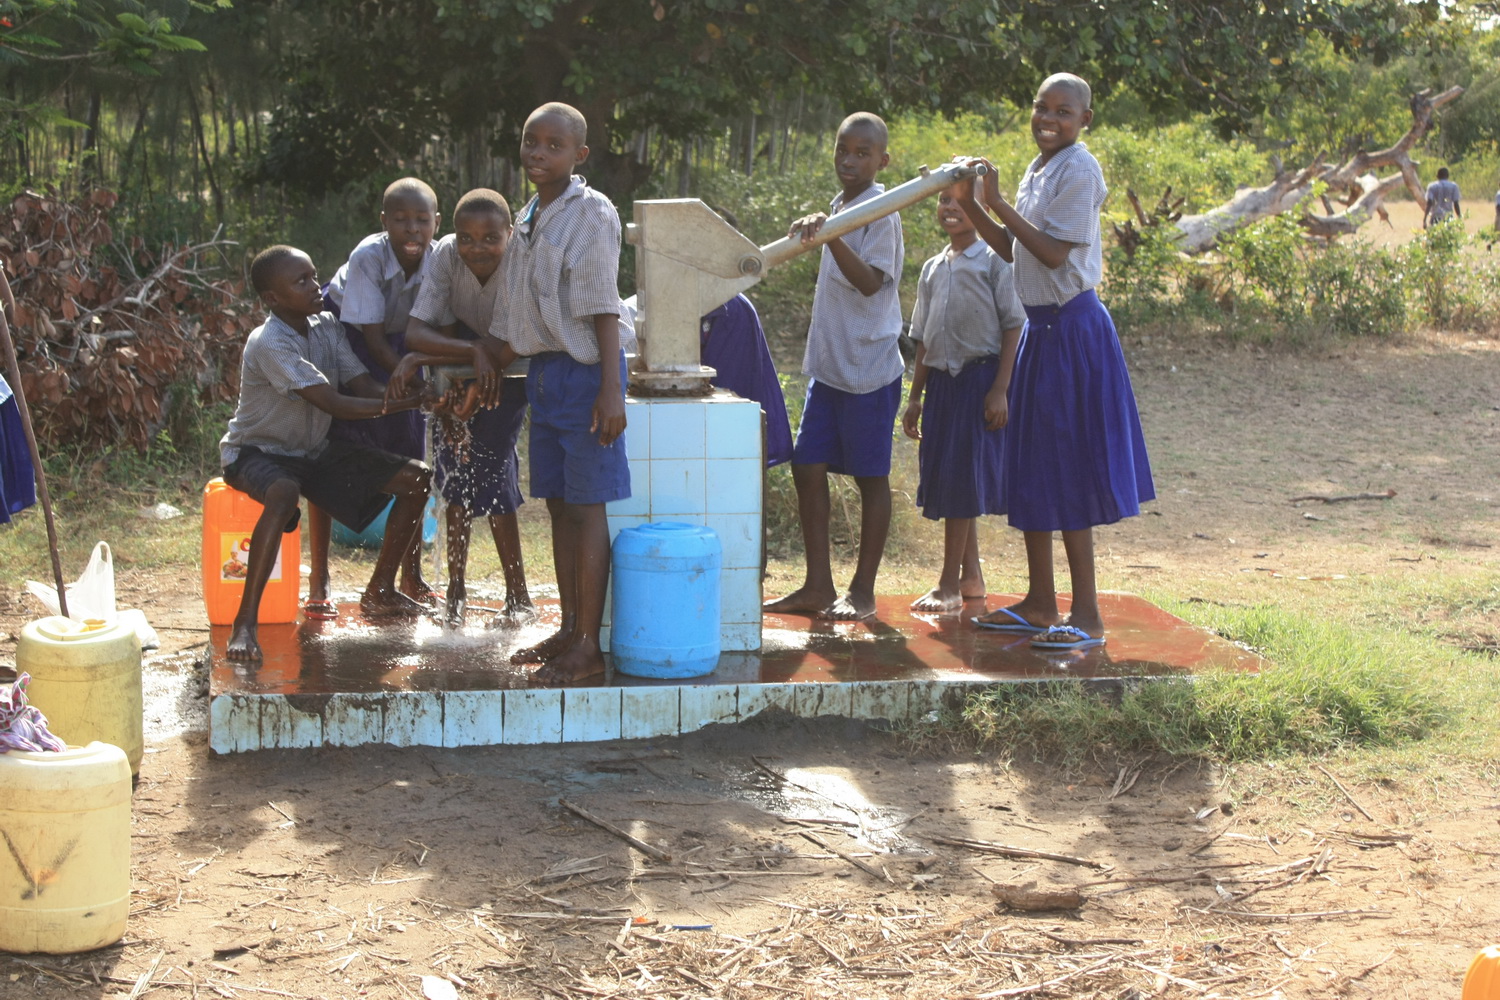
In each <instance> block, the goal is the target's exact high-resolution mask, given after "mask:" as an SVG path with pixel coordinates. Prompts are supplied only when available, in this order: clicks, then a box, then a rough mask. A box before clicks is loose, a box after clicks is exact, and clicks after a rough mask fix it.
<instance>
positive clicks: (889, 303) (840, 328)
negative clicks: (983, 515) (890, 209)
mask: <svg viewBox="0 0 1500 1000" xmlns="http://www.w3.org/2000/svg"><path fill="white" fill-rule="evenodd" d="M886 141H887V139H886V127H885V122H883V121H881V120H880V119H879V118H878V117H876V116H875V115H872V114H868V113H864V112H861V113H857V114H852V115H850V116H849V117H848V118H845V119H844V121H843V124H841V125H840V126H839V131H838V141H837V143H836V144H835V147H834V154H833V166H834V170H835V171H836V172H837V174H838V178H839V183H840V184H842V185H843V188H844V189H843V191H842V192H841V193H840V194H839V195H838V197H836V198H834V199H833V204H832V207H831V209H830V214H837V213H838V212H840V211H842V210H844V209H847V208H849V207H850V206H852V205H856V204H858V203H860V202H863V201H868V200H869V199H871V198H874V197H875V196H876V195H878V194H880V193H881V192H882V191H884V190H885V186H884V185H882V184H876V183H875V175H876V174H877V173H879V172H880V171H881V170H882V169H883V168H884V167H885V166H886V164H887V163H889V162H890V154H889V153H887V152H886ZM827 219H828V215H826V214H824V213H822V212H819V213H817V214H815V215H809V216H806V217H804V218H801V219H798V220H797V221H796V222H794V223H792V228H791V232H790V233H789V234H788V235H793V234H798V233H800V234H801V236H802V239H803V240H804V241H808V240H811V239H812V238H813V236H814V235H816V234H817V232H818V230H819V229H821V228H822V226H823V223H824V222H825V221H827ZM904 253H905V248H904V246H903V243H902V239H901V217H900V216H899V215H898V214H896V213H892V214H890V215H887V216H885V217H884V218H882V219H878V220H876V221H875V222H872V223H870V224H869V225H867V226H865V227H864V228H862V229H859V230H856V231H855V232H852V233H849V234H847V235H845V236H842V237H840V238H838V239H836V240H830V241H829V242H828V243H826V244H824V246H823V259H822V263H821V264H820V265H819V266H818V285H817V290H816V291H815V292H814V293H813V310H812V323H811V325H810V326H809V327H808V331H807V351H806V353H805V354H804V355H803V359H802V371H803V373H804V374H807V375H810V376H812V380H811V381H810V382H809V383H808V387H807V400H806V403H805V404H804V407H803V411H802V424H801V426H800V427H798V429H797V440H796V443H795V444H794V445H793V448H792V480H793V482H794V483H795V484H796V487H797V512H798V514H799V515H800V519H801V522H802V542H803V546H804V548H805V549H806V558H807V572H806V576H805V578H804V580H803V583H802V586H801V587H799V588H798V589H797V590H795V591H793V592H792V593H790V594H788V595H787V596H785V597H783V598H781V599H780V600H777V601H772V602H770V603H769V604H767V605H766V606H765V610H767V611H770V612H775V613H784V612H794V613H801V614H811V615H815V616H816V617H818V618H824V619H832V620H835V621H855V620H858V619H861V618H868V617H870V616H871V615H873V614H874V613H875V574H876V573H877V572H879V570H880V559H881V556H882V555H883V554H884V553H885V540H886V535H887V533H888V532H889V531H890V527H891V486H890V473H891V431H892V429H893V427H894V426H895V423H896V411H897V409H898V408H899V407H900V405H901V374H902V372H903V371H905V368H906V366H905V364H904V363H903V362H902V360H901V351H900V348H899V347H897V344H896V341H897V338H898V337H899V336H900V335H901V300H900V296H899V295H898V293H897V284H898V283H899V281H900V279H901V263H902V258H903V255H904ZM830 472H837V473H841V474H843V475H846V476H852V477H854V482H855V484H856V485H857V486H858V487H859V499H860V521H859V562H858V564H857V565H856V567H855V571H854V580H853V581H852V582H851V583H850V585H849V590H848V591H847V592H846V593H845V594H844V595H843V596H839V594H838V591H837V590H836V589H835V587H834V583H833V568H832V564H831V557H830V553H829V540H828V524H829V503H830V500H829V491H828V474H829V473H830Z"/></svg>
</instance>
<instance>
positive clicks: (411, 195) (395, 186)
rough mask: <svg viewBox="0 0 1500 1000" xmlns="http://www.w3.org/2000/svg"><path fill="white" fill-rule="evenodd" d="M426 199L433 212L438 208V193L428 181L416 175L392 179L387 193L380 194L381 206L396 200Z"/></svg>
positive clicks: (387, 187)
mask: <svg viewBox="0 0 1500 1000" xmlns="http://www.w3.org/2000/svg"><path fill="white" fill-rule="evenodd" d="M410 201H424V202H426V203H427V206H428V207H429V208H431V209H432V211H433V212H436V211H437V210H438V203H437V195H436V194H435V193H433V190H432V188H431V187H429V186H428V184H427V182H426V181H424V180H420V179H418V178H416V177H403V178H401V179H400V180H395V181H391V183H390V184H388V185H387V186H386V189H385V194H383V195H381V196H380V207H381V208H382V209H384V208H385V207H386V206H388V205H391V204H393V203H395V202H410Z"/></svg>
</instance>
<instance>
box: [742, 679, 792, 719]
mask: <svg viewBox="0 0 1500 1000" xmlns="http://www.w3.org/2000/svg"><path fill="white" fill-rule="evenodd" d="M796 689H797V685H795V684H741V685H740V686H739V710H740V721H742V722H743V721H744V720H745V719H749V718H753V717H754V716H757V715H759V714H760V713H762V712H764V711H765V710H766V709H768V708H779V709H781V710H782V711H784V712H788V713H794V712H795V711H796V707H797V690H796Z"/></svg>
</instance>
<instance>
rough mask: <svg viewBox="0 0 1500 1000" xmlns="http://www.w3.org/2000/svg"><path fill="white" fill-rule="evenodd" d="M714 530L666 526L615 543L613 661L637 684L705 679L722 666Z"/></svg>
mask: <svg viewBox="0 0 1500 1000" xmlns="http://www.w3.org/2000/svg"><path fill="white" fill-rule="evenodd" d="M722 562H723V547H722V546H721V545H720V544H719V536H718V535H716V534H714V532H713V529H711V528H705V527H703V526H702V525H697V524H680V523H677V522H674V521H661V522H657V523H654V524H640V525H637V526H635V527H633V528H626V529H624V530H623V531H621V532H620V533H619V534H618V535H617V536H615V544H614V552H613V563H612V565H613V572H614V578H613V581H612V589H613V592H614V603H613V604H612V605H611V613H610V638H609V655H610V658H611V659H612V660H613V661H614V665H615V669H616V670H618V671H620V672H621V673H623V674H630V675H632V676H634V677H701V676H703V675H704V674H710V673H713V669H714V667H715V666H717V665H718V662H719V566H720V564H721V563H722Z"/></svg>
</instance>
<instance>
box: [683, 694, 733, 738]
mask: <svg viewBox="0 0 1500 1000" xmlns="http://www.w3.org/2000/svg"><path fill="white" fill-rule="evenodd" d="M736 690H737V689H736V688H734V687H731V686H729V685H727V684H715V685H711V686H700V685H694V684H684V685H682V687H680V688H678V691H679V693H680V697H681V709H680V710H681V713H682V718H681V726H682V731H683V732H684V733H691V732H693V731H694V730H697V729H702V728H703V727H704V726H711V725H713V724H714V723H716V722H734V721H736V720H737V719H738V718H739V708H738V702H739V699H738V697H737V693H736Z"/></svg>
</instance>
